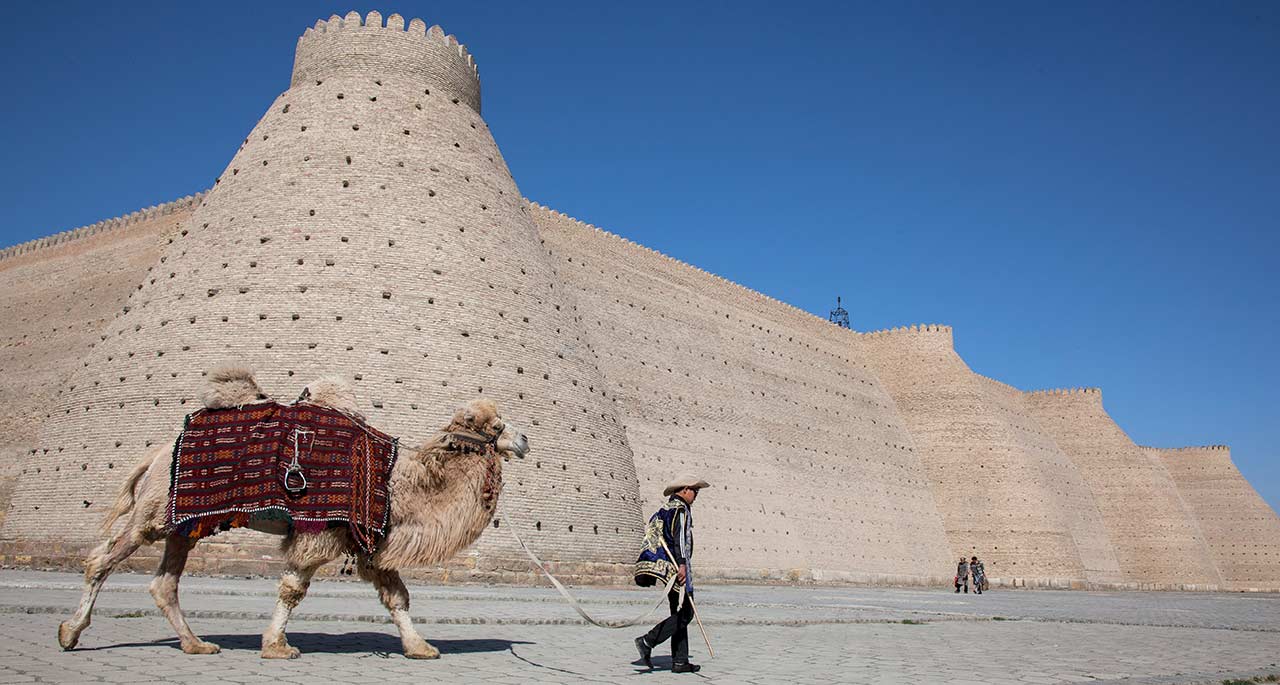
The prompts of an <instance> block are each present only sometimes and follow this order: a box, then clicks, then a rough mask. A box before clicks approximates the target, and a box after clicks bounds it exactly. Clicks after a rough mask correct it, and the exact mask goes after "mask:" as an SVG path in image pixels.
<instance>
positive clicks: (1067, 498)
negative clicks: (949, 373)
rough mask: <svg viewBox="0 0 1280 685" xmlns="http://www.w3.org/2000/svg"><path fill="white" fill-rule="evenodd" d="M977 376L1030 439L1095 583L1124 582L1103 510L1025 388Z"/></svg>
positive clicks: (1012, 425) (1015, 429) (1009, 421)
mask: <svg viewBox="0 0 1280 685" xmlns="http://www.w3.org/2000/svg"><path fill="white" fill-rule="evenodd" d="M975 376H976V377H977V379H978V384H979V386H981V387H982V389H983V391H984V395H985V397H986V398H987V400H988V401H989V402H990V405H989V406H992V407H994V408H995V409H996V413H997V415H998V416H999V417H1000V418H1001V419H1002V420H1003V421H1004V423H1005V424H1006V425H1007V426H1008V427H1009V429H1010V431H1011V432H1012V433H1013V435H1015V436H1017V438H1018V441H1019V442H1020V443H1021V444H1023V445H1025V449H1026V450H1027V452H1028V454H1030V455H1032V456H1033V457H1034V461H1035V464H1036V466H1037V468H1038V470H1039V472H1040V474H1041V477H1042V479H1043V481H1042V482H1043V483H1044V486H1045V487H1047V488H1048V489H1049V491H1050V493H1051V495H1052V496H1053V498H1054V499H1055V500H1056V501H1057V502H1058V505H1059V507H1060V508H1061V510H1062V512H1063V514H1064V516H1065V518H1066V522H1067V530H1068V531H1070V533H1071V539H1072V541H1073V542H1074V543H1075V546H1076V552H1077V553H1078V554H1079V555H1080V564H1081V566H1082V567H1083V568H1084V574H1085V579H1086V580H1087V581H1088V582H1089V583H1090V584H1091V585H1101V586H1109V585H1112V584H1116V583H1121V582H1123V580H1124V575H1123V574H1122V573H1121V571H1120V561H1119V560H1118V559H1117V558H1116V552H1115V548H1114V547H1112V545H1111V537H1110V535H1108V534H1107V526H1106V523H1105V522H1104V521H1103V519H1102V511H1101V509H1099V508H1098V502H1097V500H1096V499H1095V498H1094V496H1093V491H1092V490H1090V489H1089V484H1088V483H1086V482H1085V480H1084V478H1083V476H1081V474H1080V470H1079V469H1077V468H1076V465H1075V464H1074V463H1072V461H1071V458H1070V457H1068V456H1067V454H1066V453H1065V452H1063V451H1062V449H1061V448H1060V447H1058V444H1057V443H1056V442H1054V441H1053V438H1052V437H1050V436H1049V434H1048V433H1047V432H1045V430H1044V429H1043V428H1041V427H1040V424H1039V423H1037V422H1036V421H1035V419H1033V418H1032V417H1031V410H1030V408H1028V407H1027V400H1026V396H1025V395H1024V393H1023V392H1022V391H1021V390H1018V389H1017V388H1015V387H1013V386H1011V385H1008V384H1005V383H1001V382H1000V381H997V380H995V379H992V378H987V377H986V376H982V375H978V374H975Z"/></svg>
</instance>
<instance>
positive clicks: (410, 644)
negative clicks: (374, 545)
mask: <svg viewBox="0 0 1280 685" xmlns="http://www.w3.org/2000/svg"><path fill="white" fill-rule="evenodd" d="M360 577H361V578H364V579H365V580H367V581H369V582H371V583H373V586H374V587H375V588H377V590H378V599H380V600H382V606H384V607H386V608H387V611H390V612H391V621H392V623H395V624H396V628H397V629H399V630H400V644H401V645H402V646H403V647H404V655H405V656H407V657H409V658H410V659H438V658H440V650H438V649H436V648H435V647H432V646H431V644H430V643H428V642H427V641H426V640H424V639H422V636H421V635H419V634H418V631H417V630H414V627H413V619H412V618H410V617H409V588H406V587H405V586H404V581H403V580H401V579H400V574H399V573H397V572H395V571H390V570H384V569H380V568H374V567H372V566H370V565H369V564H368V561H367V560H365V559H361V560H360Z"/></svg>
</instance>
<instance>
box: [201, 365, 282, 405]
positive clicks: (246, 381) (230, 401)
mask: <svg viewBox="0 0 1280 685" xmlns="http://www.w3.org/2000/svg"><path fill="white" fill-rule="evenodd" d="M266 399H270V398H268V397H267V393H265V392H263V391H262V388H260V387H258V381H257V380H255V379H254V377H253V371H252V370H250V369H249V368H248V367H244V366H238V365H235V364H225V365H223V366H218V367H215V368H213V369H211V370H210V371H209V373H208V383H207V384H205V387H204V389H203V390H201V391H200V402H201V403H203V404H204V406H206V407H208V408H209V409H226V408H227V407H239V406H242V405H245V404H251V403H253V402H261V401H263V400H266Z"/></svg>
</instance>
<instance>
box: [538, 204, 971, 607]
mask: <svg viewBox="0 0 1280 685" xmlns="http://www.w3.org/2000/svg"><path fill="white" fill-rule="evenodd" d="M534 218H535V220H536V221H537V223H538V225H539V227H540V228H541V231H542V236H543V239H544V240H545V242H546V248H547V254H548V256H549V257H551V258H553V260H554V263H555V264H556V265H557V269H558V270H559V273H560V276H561V278H562V279H563V280H564V282H565V283H566V284H567V285H568V286H569V287H570V289H572V290H574V291H575V293H576V295H577V298H578V300H579V303H580V306H581V307H582V308H583V310H584V312H585V313H584V317H583V324H584V329H585V331H586V335H587V340H588V343H589V345H590V348H589V349H590V351H591V354H592V355H593V357H594V358H595V359H596V362H597V363H598V364H599V366H600V368H601V369H602V371H603V373H604V376H605V380H606V382H607V386H608V388H609V390H610V393H611V394H612V395H613V396H614V397H615V398H617V399H619V400H620V404H619V406H620V411H621V413H622V415H623V421H624V422H625V424H626V428H627V436H628V438H629V439H630V442H631V446H632V449H633V451H634V452H635V458H636V471H637V472H638V474H639V478H640V489H641V495H642V496H643V497H644V498H645V505H646V507H645V508H646V511H648V510H652V509H654V508H656V507H657V506H658V504H659V503H660V501H661V499H662V497H661V491H662V486H663V484H664V483H665V482H666V481H667V480H668V479H669V478H671V477H672V476H674V475H676V474H678V473H680V472H682V471H692V472H695V473H700V474H704V475H705V477H706V478H707V479H708V480H710V481H711V482H712V483H713V485H714V487H713V488H712V489H711V490H708V491H707V492H705V493H704V494H703V495H702V497H700V499H699V501H698V503H697V504H696V506H695V510H696V513H695V518H696V520H697V528H698V536H699V541H700V542H699V545H698V550H699V551H698V554H699V556H700V561H699V563H698V565H699V567H700V568H704V569H710V570H713V572H714V573H716V574H717V575H724V576H730V577H745V578H750V577H757V576H759V575H760V574H762V573H766V574H769V573H777V572H779V571H781V572H783V573H789V574H791V576H792V577H794V578H796V579H820V580H821V579H839V578H849V579H859V580H865V579H874V578H883V577H894V578H896V579H897V581H898V582H926V581H927V580H929V579H931V578H934V579H936V578H939V577H943V576H946V577H949V576H950V573H951V571H950V570H949V565H950V559H949V553H948V550H947V547H946V541H945V538H944V535H943V531H942V527H941V521H940V519H939V518H938V513H937V509H936V508H935V506H934V502H933V498H932V496H931V495H930V492H929V489H928V488H927V487H926V484H925V472H924V470H923V468H922V467H921V464H920V459H919V456H918V454H917V451H916V447H915V443H914V441H913V440H912V438H911V436H910V435H908V434H907V431H906V430H905V427H904V425H903V422H902V419H901V417H900V416H899V415H898V413H897V411H896V409H895V408H894V406H893V401H892V400H891V399H890V397H889V396H888V394H886V393H885V392H884V390H883V388H881V386H880V383H879V381H878V380H877V378H876V375H875V373H874V372H873V371H872V370H871V369H870V368H869V367H868V366H867V361H866V355H865V354H864V352H863V349H862V345H861V342H860V340H859V339H858V336H857V335H856V334H854V333H852V332H850V331H847V330H843V329H839V328H836V327H834V326H832V325H830V324H829V323H827V322H826V321H824V320H822V319H819V318H817V317H814V316H812V315H810V314H808V313H805V312H801V311H799V310H797V309H795V308H793V307H790V306H788V305H785V304H783V303H781V302H777V301H776V300H772V299H770V298H767V297H765V296H763V295H760V294H758V293H755V292H752V291H750V290H747V289H745V288H742V287H741V286H738V285H736V284H733V283H730V282H728V281H725V280H723V279H719V278H717V277H714V276H712V275H710V274H707V273H705V272H702V271H700V270H698V269H695V268H693V267H690V266H687V265H685V264H681V263H679V262H677V261H675V260H673V259H670V258H667V257H665V256H663V255H660V254H658V253H656V252H653V251H651V250H648V249H646V248H643V247H640V246H638V245H635V244H633V243H630V242H628V241H625V240H623V239H621V238H618V237H617V236H614V235H612V234H609V233H607V232H605V231H601V230H599V229H596V228H594V227H591V226H588V225H585V224H582V223H581V222H578V221H576V220H574V219H571V218H569V217H566V216H564V215H562V214H560V213H558V212H554V211H551V210H547V209H545V208H542V207H538V206H536V205H534Z"/></svg>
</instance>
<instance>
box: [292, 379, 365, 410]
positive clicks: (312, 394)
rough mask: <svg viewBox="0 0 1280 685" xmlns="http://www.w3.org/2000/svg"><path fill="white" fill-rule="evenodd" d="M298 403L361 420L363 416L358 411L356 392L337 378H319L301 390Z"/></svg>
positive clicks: (348, 384)
mask: <svg viewBox="0 0 1280 685" xmlns="http://www.w3.org/2000/svg"><path fill="white" fill-rule="evenodd" d="M298 401H299V402H310V403H311V404H318V405H320V406H322V407H328V408H330V409H337V410H338V411H341V412H345V413H346V414H349V415H353V416H356V417H358V418H361V419H363V418H364V414H362V413H360V410H359V409H358V407H359V403H358V402H357V401H356V391H355V389H353V388H352V387H351V384H350V383H348V382H346V381H345V380H343V379H341V378H339V377H337V376H321V377H320V378H317V379H315V380H314V381H311V382H310V383H308V384H307V387H305V388H303V390H302V395H301V396H300V397H298Z"/></svg>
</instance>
